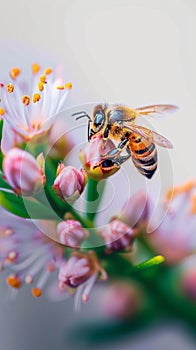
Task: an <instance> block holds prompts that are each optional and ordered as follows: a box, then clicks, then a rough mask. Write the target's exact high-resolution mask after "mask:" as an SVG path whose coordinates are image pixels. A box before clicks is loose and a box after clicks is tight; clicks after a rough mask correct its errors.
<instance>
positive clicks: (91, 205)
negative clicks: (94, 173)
mask: <svg viewBox="0 0 196 350" xmlns="http://www.w3.org/2000/svg"><path fill="white" fill-rule="evenodd" d="M105 184H106V180H102V181H100V182H99V181H96V180H93V179H91V178H90V177H89V178H88V185H87V186H88V188H87V205H86V217H87V218H88V219H89V220H91V221H94V219H95V217H96V215H97V209H98V207H99V205H100V202H101V199H102V196H103V192H104V189H105ZM98 186H99V191H98Z"/></svg>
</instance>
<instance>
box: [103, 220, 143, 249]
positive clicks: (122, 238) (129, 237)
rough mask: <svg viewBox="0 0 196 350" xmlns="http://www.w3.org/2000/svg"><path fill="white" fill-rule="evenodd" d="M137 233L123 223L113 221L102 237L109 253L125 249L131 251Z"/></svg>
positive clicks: (104, 229)
mask: <svg viewBox="0 0 196 350" xmlns="http://www.w3.org/2000/svg"><path fill="white" fill-rule="evenodd" d="M136 233H137V231H136V230H134V229H132V228H131V227H130V226H127V225H126V224H124V223H123V222H122V221H120V220H113V221H111V222H110V223H109V224H107V225H106V226H105V227H104V228H103V230H102V232H101V236H102V237H103V240H104V242H105V244H106V247H107V251H108V252H112V251H115V250H117V251H118V250H122V249H125V248H126V249H130V248H131V246H132V244H133V240H134V238H135V237H136Z"/></svg>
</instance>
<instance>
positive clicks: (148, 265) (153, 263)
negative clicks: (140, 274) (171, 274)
mask: <svg viewBox="0 0 196 350" xmlns="http://www.w3.org/2000/svg"><path fill="white" fill-rule="evenodd" d="M164 261H165V258H164V257H163V256H162V255H156V256H154V257H153V258H151V259H148V260H146V261H144V262H142V263H141V264H138V265H136V266H134V268H135V269H137V270H143V269H148V268H151V267H154V266H156V265H160V264H162V263H163V262H164Z"/></svg>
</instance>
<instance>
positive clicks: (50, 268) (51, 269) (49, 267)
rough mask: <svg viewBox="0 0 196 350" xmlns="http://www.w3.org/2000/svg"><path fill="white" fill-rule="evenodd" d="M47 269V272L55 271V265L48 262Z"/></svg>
mask: <svg viewBox="0 0 196 350" xmlns="http://www.w3.org/2000/svg"><path fill="white" fill-rule="evenodd" d="M47 269H48V271H49V272H54V271H55V266H54V264H53V263H48V266H47Z"/></svg>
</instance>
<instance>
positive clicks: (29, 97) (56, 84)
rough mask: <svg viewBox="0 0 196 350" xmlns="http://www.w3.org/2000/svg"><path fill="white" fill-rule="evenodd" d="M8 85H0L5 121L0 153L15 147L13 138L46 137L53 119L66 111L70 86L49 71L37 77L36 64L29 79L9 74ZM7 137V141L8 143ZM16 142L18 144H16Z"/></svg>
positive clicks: (17, 71) (37, 69) (14, 69)
mask: <svg viewBox="0 0 196 350" xmlns="http://www.w3.org/2000/svg"><path fill="white" fill-rule="evenodd" d="M10 78H11V83H10V82H9V83H8V84H4V83H1V84H0V90H1V92H0V97H1V106H0V107H1V110H0V115H1V117H2V118H3V119H4V126H3V137H2V145H1V147H2V150H3V152H4V153H6V152H7V150H8V149H9V148H10V147H11V146H12V147H13V146H14V145H16V134H18V135H20V136H21V137H22V139H23V140H25V141H28V140H30V139H31V138H32V137H35V136H38V135H41V134H43V133H45V132H46V131H47V130H48V129H49V128H50V127H51V125H52V123H53V122H54V120H55V118H56V115H57V114H58V113H60V112H61V111H62V110H63V109H65V107H66V105H65V102H66V98H67V94H68V92H69V90H70V89H71V87H72V85H71V83H69V82H68V83H66V84H64V83H63V80H62V78H59V77H57V75H56V74H54V73H53V70H52V69H51V68H47V69H45V71H43V73H41V74H40V67H39V65H38V64H33V65H32V76H31V79H30V80H29V82H28V81H24V80H21V76H20V69H19V68H16V67H15V68H12V70H11V71H10ZM7 137H9V140H7ZM17 141H18V140H17Z"/></svg>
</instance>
